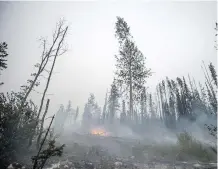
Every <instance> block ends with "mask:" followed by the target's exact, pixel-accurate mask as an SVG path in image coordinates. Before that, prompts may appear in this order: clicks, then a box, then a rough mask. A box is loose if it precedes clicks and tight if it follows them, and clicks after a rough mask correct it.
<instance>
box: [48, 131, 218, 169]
mask: <svg viewBox="0 0 218 169" xmlns="http://www.w3.org/2000/svg"><path fill="white" fill-rule="evenodd" d="M101 129H102V130H105V133H107V134H102V133H99V134H92V132H91V130H90V131H89V132H87V131H84V130H81V129H74V131H73V132H71V131H72V130H66V131H65V132H64V133H62V135H61V136H60V137H59V138H58V139H57V143H58V144H65V145H66V146H65V148H64V153H63V155H62V157H55V158H53V159H51V160H50V161H49V162H48V165H47V168H72V169H77V168H84V169H94V168H96V169H100V168H101V169H112V168H135V169H138V168H139V169H142V168H145V169H147V168H158V169H162V168H168V169H170V168H181V169H189V168H190V169H191V168H205V169H206V168H207V169H209V168H211V169H212V168H216V166H217V165H216V155H215V154H214V155H213V156H212V157H211V156H210V157H208V158H209V160H206V161H204V160H203V161H202V160H201V159H199V157H195V156H193V155H190V154H187V153H182V152H180V150H179V147H178V145H177V142H176V140H174V138H173V137H172V135H168V136H167V135H165V137H164V134H163V135H159V139H160V140H159V142H157V141H155V140H154V138H149V136H147V137H146V136H144V137H142V136H140V135H137V134H134V133H133V132H132V131H130V130H129V131H127V129H126V131H125V132H124V131H123V134H119V131H118V130H117V131H116V132H115V133H113V132H111V131H109V130H106V129H105V128H101ZM96 130H97V129H96ZM98 130H99V128H98ZM124 133H125V134H124ZM168 134H169V133H168ZM208 151H210V150H208ZM210 153H212V152H210Z"/></svg>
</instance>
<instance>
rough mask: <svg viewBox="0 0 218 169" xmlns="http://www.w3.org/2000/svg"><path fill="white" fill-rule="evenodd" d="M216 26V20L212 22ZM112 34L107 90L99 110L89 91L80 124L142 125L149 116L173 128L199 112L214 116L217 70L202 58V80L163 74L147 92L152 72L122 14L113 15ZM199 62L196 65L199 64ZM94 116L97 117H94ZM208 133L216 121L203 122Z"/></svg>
mask: <svg viewBox="0 0 218 169" xmlns="http://www.w3.org/2000/svg"><path fill="white" fill-rule="evenodd" d="M216 26H217V24H216ZM115 36H116V37H117V39H118V42H119V46H120V48H119V52H118V55H116V56H115V57H116V60H117V62H116V73H115V78H114V80H113V83H112V85H111V87H110V91H109V93H108V92H107V93H106V97H105V103H104V106H103V110H102V112H101V111H100V107H99V106H98V104H97V102H96V101H95V97H94V94H90V97H89V98H88V101H87V104H86V105H85V110H84V113H83V124H85V125H88V124H90V123H92V118H93V115H94V114H95V120H94V121H95V122H98V123H99V124H102V123H111V124H113V123H114V121H115V120H116V121H118V120H119V121H120V123H122V124H125V125H129V126H130V127H133V126H136V125H142V126H143V125H146V124H147V123H148V121H150V120H151V119H153V120H159V121H161V122H162V123H164V124H165V125H166V127H168V128H170V129H175V128H176V126H177V124H179V122H180V121H181V120H187V121H190V122H195V121H196V120H197V118H198V117H199V116H201V115H202V113H203V114H205V115H206V116H207V117H209V118H212V119H216V116H217V73H216V69H215V67H214V65H213V64H212V63H210V64H209V65H208V66H206V65H205V63H204V62H202V73H203V75H204V76H205V80H206V81H205V83H204V84H201V83H197V82H196V81H195V80H194V78H192V79H191V78H190V76H189V75H188V77H187V78H185V77H177V78H176V79H169V78H168V77H166V79H165V80H162V81H161V82H160V83H159V84H158V85H157V86H156V92H155V93H149V92H148V89H147V88H146V85H145V84H146V79H147V78H149V77H150V76H151V75H152V72H151V70H150V69H148V68H147V67H146V65H145V57H144V56H143V54H142V52H141V51H140V50H139V49H138V47H137V46H136V43H135V42H134V40H133V36H132V35H131V34H130V27H129V26H128V24H127V23H126V22H125V21H124V19H123V18H120V17H117V22H116V26H115ZM199 66H200V65H199ZM96 119H98V120H96ZM205 125H206V126H205V127H207V128H208V129H209V130H210V131H211V132H212V135H214V134H215V133H216V130H217V129H216V125H210V124H205Z"/></svg>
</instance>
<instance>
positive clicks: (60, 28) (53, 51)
mask: <svg viewBox="0 0 218 169" xmlns="http://www.w3.org/2000/svg"><path fill="white" fill-rule="evenodd" d="M67 30H68V26H66V27H65V26H64V21H63V20H60V22H59V23H58V24H57V27H56V30H55V32H54V34H53V41H52V48H50V50H49V51H48V52H46V53H48V57H47V58H48V61H49V60H51V58H52V59H53V60H52V63H51V64H52V65H51V69H50V70H46V69H45V68H44V70H45V71H46V72H47V73H48V74H49V75H48V78H47V82H46V86H45V89H44V91H43V93H42V98H41V102H40V106H39V110H38V112H37V117H36V119H37V125H38V124H39V118H40V115H41V112H42V108H43V105H44V100H45V96H46V93H47V90H48V87H49V84H50V80H51V76H52V74H53V70H54V66H55V63H56V59H57V57H58V56H61V55H63V54H64V53H65V52H66V51H67V50H66V48H65V47H64V38H65V36H66V33H67ZM34 134H35V132H34ZM34 134H33V135H32V136H31V138H30V142H29V146H31V144H32V139H33V137H34Z"/></svg>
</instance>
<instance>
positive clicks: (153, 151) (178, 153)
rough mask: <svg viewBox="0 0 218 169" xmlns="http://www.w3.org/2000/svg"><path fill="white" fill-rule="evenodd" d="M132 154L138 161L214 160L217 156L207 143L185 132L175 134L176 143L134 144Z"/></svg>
mask: <svg viewBox="0 0 218 169" xmlns="http://www.w3.org/2000/svg"><path fill="white" fill-rule="evenodd" d="M132 154H133V156H135V158H136V159H137V160H139V161H152V160H158V161H159V160H163V161H199V162H215V161H216V157H217V156H216V153H214V152H213V151H212V150H211V148H210V147H209V146H208V145H205V144H203V143H201V142H200V141H198V140H196V139H195V138H194V137H193V136H191V135H190V134H188V133H187V132H184V133H180V134H179V135H177V143H176V144H153V145H142V144H138V145H135V146H134V147H133V148H132Z"/></svg>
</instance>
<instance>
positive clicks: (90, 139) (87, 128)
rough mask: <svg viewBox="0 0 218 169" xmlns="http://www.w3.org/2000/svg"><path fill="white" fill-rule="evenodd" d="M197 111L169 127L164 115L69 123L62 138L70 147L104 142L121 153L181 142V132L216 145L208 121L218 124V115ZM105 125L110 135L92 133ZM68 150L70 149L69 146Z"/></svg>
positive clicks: (59, 139)
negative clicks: (193, 116)
mask: <svg viewBox="0 0 218 169" xmlns="http://www.w3.org/2000/svg"><path fill="white" fill-rule="evenodd" d="M195 113H196V114H197V116H196V119H195V120H194V121H190V120H188V119H180V120H179V121H177V123H176V127H175V128H171V129H169V128H167V127H166V125H165V124H164V122H163V121H161V120H160V119H149V120H147V121H146V122H145V124H143V125H136V124H126V125H124V124H120V121H119V120H115V121H114V122H113V124H110V123H105V124H101V125H100V124H98V125H97V124H89V125H88V124H86V125H84V124H82V123H81V122H77V123H75V124H67V125H65V126H64V131H63V133H62V135H61V136H60V137H59V138H58V141H59V142H60V143H62V144H66V145H67V147H70V146H71V145H73V143H78V144H80V145H84V146H87V147H92V146H100V147H103V148H104V149H107V150H108V152H109V153H110V154H115V155H119V156H131V154H132V147H134V146H135V145H139V144H140V145H162V146H165V145H168V146H173V145H176V144H177V140H178V139H177V137H178V134H180V133H181V132H184V131H186V132H188V133H189V134H191V135H192V136H193V137H194V138H195V139H196V140H198V141H200V142H201V143H203V144H209V145H214V143H215V138H213V137H212V136H211V135H210V134H209V131H208V129H207V128H205V124H213V125H216V116H213V115H207V114H205V113H204V112H202V111H200V110H198V109H196V111H195ZM99 128H100V129H101V130H104V131H105V132H106V133H108V136H94V135H92V134H91V130H92V129H99ZM67 151H68V149H67Z"/></svg>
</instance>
